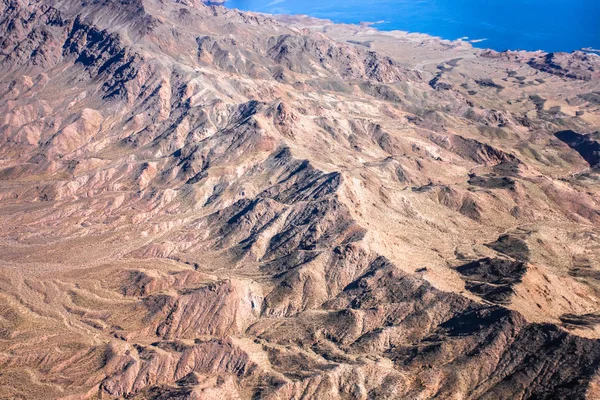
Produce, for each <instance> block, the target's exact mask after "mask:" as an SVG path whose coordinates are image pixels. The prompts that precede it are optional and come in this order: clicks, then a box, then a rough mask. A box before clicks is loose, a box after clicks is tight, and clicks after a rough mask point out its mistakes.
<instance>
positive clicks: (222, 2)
mask: <svg viewBox="0 0 600 400" xmlns="http://www.w3.org/2000/svg"><path fill="white" fill-rule="evenodd" d="M204 3H205V4H206V5H209V6H215V7H224V8H226V9H228V10H237V11H239V12H243V13H254V14H259V15H263V16H267V17H270V18H273V19H274V20H277V21H281V20H284V21H290V20H292V21H295V22H303V21H301V20H305V21H308V20H313V21H318V22H320V24H316V25H337V26H350V27H355V28H361V29H372V30H374V31H376V32H377V33H379V34H386V33H392V34H393V35H392V36H395V34H396V33H399V34H402V35H412V36H414V37H417V36H418V37H428V38H433V39H435V40H438V41H440V42H445V43H463V44H468V45H470V46H471V47H473V48H475V49H478V50H482V51H486V50H491V51H495V52H498V53H506V52H519V53H540V52H541V53H545V54H549V53H573V52H578V51H580V52H584V53H587V54H595V55H599V56H600V49H595V48H592V47H590V46H586V47H581V48H579V49H572V50H569V51H550V50H545V49H537V50H527V49H518V48H517V49H515V48H510V49H504V50H499V49H495V48H492V47H485V46H478V44H479V43H486V42H488V41H489V38H476V39H470V38H469V36H466V35H465V36H462V37H459V38H457V39H448V38H445V37H442V36H438V35H434V34H430V33H426V32H417V31H414V32H413V31H409V30H402V29H382V28H381V27H380V25H382V24H384V23H388V21H385V20H379V21H358V22H351V23H350V22H341V21H334V20H332V19H329V18H320V17H315V16H312V15H309V14H293V13H292V14H283V13H282V14H274V13H269V12H262V11H252V10H242V9H240V8H237V7H229V6H227V0H217V1H214V0H207V1H204Z"/></svg>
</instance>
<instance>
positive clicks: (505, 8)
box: [225, 0, 600, 52]
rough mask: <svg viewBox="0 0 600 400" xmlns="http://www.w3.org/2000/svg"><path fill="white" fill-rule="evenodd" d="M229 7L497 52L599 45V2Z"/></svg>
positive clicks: (411, 0)
mask: <svg viewBox="0 0 600 400" xmlns="http://www.w3.org/2000/svg"><path fill="white" fill-rule="evenodd" d="M225 5H226V6H227V7H231V8H239V9H241V10H250V11H259V12H266V13H275V14H308V15H311V16H314V17H318V18H327V19H330V20H333V21H335V22H345V23H359V22H378V21H382V22H380V23H378V24H376V25H375V26H376V27H377V28H378V29H382V30H393V29H399V30H403V31H409V32H422V33H428V34H430V35H434V36H440V37H442V38H444V39H458V38H465V37H467V38H468V39H467V40H475V41H477V42H474V43H473V45H474V46H477V47H485V48H492V49H495V50H499V51H502V50H506V49H511V50H517V49H521V50H545V51H549V52H551V51H572V50H578V49H581V48H593V49H600V0H570V1H566V0H363V1H359V0H345V1H341V0H333V1H326V0H303V1H297V0H227V2H226V3H225Z"/></svg>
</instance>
